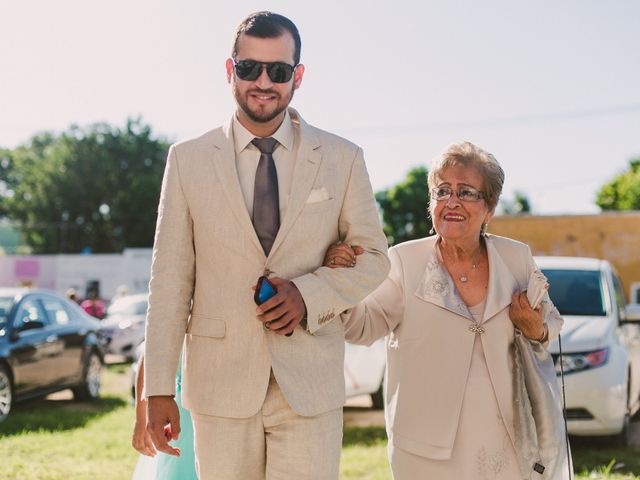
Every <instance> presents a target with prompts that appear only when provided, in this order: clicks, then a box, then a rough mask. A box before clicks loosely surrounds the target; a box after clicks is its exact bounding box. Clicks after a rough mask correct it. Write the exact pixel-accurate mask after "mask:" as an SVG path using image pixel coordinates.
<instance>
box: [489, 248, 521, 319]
mask: <svg viewBox="0 0 640 480" xmlns="http://www.w3.org/2000/svg"><path fill="white" fill-rule="evenodd" d="M485 244H486V245H487V255H488V256H489V289H488V291H487V304H486V306H485V308H484V315H483V319H482V320H483V321H487V320H489V319H490V318H492V317H494V316H495V315H496V314H497V313H499V312H501V311H502V310H503V309H504V308H505V307H507V306H509V305H510V304H511V295H512V294H513V293H514V291H515V289H516V286H517V282H516V279H515V277H514V276H513V273H511V269H510V268H509V267H508V266H507V264H506V263H505V261H504V260H503V258H502V256H500V252H498V249H497V248H496V247H495V245H494V243H493V239H492V238H491V236H490V235H489V236H487V237H485Z"/></svg>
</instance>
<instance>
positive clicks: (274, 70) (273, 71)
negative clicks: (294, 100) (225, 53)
mask: <svg viewBox="0 0 640 480" xmlns="http://www.w3.org/2000/svg"><path fill="white" fill-rule="evenodd" d="M263 65H264V66H265V67H266V69H267V75H268V76H269V79H270V80H271V81H272V82H273V83H287V82H288V81H289V80H291V77H292V76H293V72H294V71H295V69H296V67H297V66H298V65H289V64H288V63H284V62H258V61H256V60H240V61H237V60H235V59H234V60H233V66H234V67H235V70H236V75H237V76H238V78H239V79H240V80H247V81H250V82H252V81H254V80H257V79H258V77H260V75H262V66H263Z"/></svg>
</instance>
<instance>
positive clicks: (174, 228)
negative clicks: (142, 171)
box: [144, 146, 195, 396]
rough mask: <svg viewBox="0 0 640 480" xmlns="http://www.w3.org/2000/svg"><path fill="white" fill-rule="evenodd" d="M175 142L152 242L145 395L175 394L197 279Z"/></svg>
mask: <svg viewBox="0 0 640 480" xmlns="http://www.w3.org/2000/svg"><path fill="white" fill-rule="evenodd" d="M179 167H180V165H179V163H178V156H177V152H176V148H175V146H172V147H171V149H170V150H169V155H168V158H167V164H166V167H165V172H164V178H163V180H162V189H161V192H160V203H159V206H158V220H157V223H156V233H155V240H154V245H153V260H152V265H151V281H150V283H149V307H148V310H147V323H146V343H145V377H144V384H145V394H146V396H153V395H174V394H175V384H176V372H177V369H178V363H179V358H180V352H181V350H182V344H183V341H184V336H185V332H186V329H187V321H188V319H189V314H190V310H191V298H192V296H193V289H194V279H195V263H194V262H195V253H194V247H193V221H192V218H191V214H190V212H189V206H188V204H187V200H186V197H185V195H184V191H183V189H182V185H181V180H180V168H179Z"/></svg>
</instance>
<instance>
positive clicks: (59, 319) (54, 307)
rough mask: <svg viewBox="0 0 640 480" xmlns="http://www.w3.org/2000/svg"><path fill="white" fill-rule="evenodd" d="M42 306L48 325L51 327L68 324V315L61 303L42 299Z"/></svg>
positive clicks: (53, 299)
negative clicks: (51, 325) (47, 318)
mask: <svg viewBox="0 0 640 480" xmlns="http://www.w3.org/2000/svg"><path fill="white" fill-rule="evenodd" d="M42 306H43V307H44V310H45V312H47V316H48V317H49V323H51V324H53V325H68V324H69V314H68V313H67V311H66V310H65V308H64V306H63V305H62V302H60V301H59V300H56V299H55V298H44V299H42Z"/></svg>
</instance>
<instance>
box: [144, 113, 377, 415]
mask: <svg viewBox="0 0 640 480" xmlns="http://www.w3.org/2000/svg"><path fill="white" fill-rule="evenodd" d="M289 113H290V115H291V118H292V122H293V123H294V128H295V131H296V142H297V145H298V146H299V147H298V154H297V158H296V164H295V169H294V174H293V175H294V176H293V181H292V186H291V195H290V199H289V204H288V207H287V210H286V214H285V216H284V218H283V219H282V222H281V226H280V230H279V232H278V235H277V237H276V239H275V243H274V245H273V247H272V249H271V252H270V254H269V256H268V257H266V256H265V254H264V252H263V250H262V247H261V246H260V242H259V240H258V237H257V235H256V233H255V230H254V228H253V225H252V223H251V219H250V217H249V213H248V212H247V208H246V206H245V202H244V200H243V196H242V192H241V188H240V184H239V181H238V175H237V171H236V162H235V152H234V146H233V140H232V137H231V121H230V122H229V124H228V125H226V126H225V127H221V128H218V129H215V130H212V131H210V132H208V133H206V134H204V135H203V136H201V137H199V138H196V139H194V140H189V141H186V142H183V143H179V144H176V145H173V146H172V147H171V149H170V151H169V156H168V160H167V165H166V170H165V175H164V179H163V183H162V191H161V197H160V204H159V210H158V222H157V227H156V235H155V243H154V249H153V264H152V269H151V282H150V287H149V288H150V296H149V310H148V318H147V327H146V349H145V355H146V358H145V391H146V395H147V396H152V395H171V394H174V393H175V375H176V371H177V368H178V358H179V356H180V351H181V349H182V348H183V341H184V348H185V354H184V358H183V364H182V368H183V377H182V378H183V380H182V381H183V384H182V389H183V390H182V399H183V403H184V405H185V406H186V407H187V408H189V409H191V410H193V411H195V412H196V413H201V414H207V415H215V416H222V417H232V418H244V417H249V416H252V415H254V414H255V413H257V411H258V409H259V408H260V407H261V405H262V402H263V400H264V398H265V394H266V390H267V386H268V383H269V375H270V371H271V369H273V373H274V375H275V377H276V379H277V381H278V384H279V386H280V388H281V389H282V392H283V393H284V395H285V397H286V399H287V401H288V402H289V404H290V405H291V407H292V408H293V409H294V410H295V411H296V412H297V413H299V414H301V415H305V416H312V415H316V414H319V413H322V412H325V411H328V410H331V409H334V408H337V407H339V406H341V405H342V404H343V403H344V377H343V361H344V336H343V327H342V323H341V322H340V321H332V319H333V318H334V317H335V316H336V315H337V314H338V313H339V312H342V311H344V310H345V309H347V308H349V307H352V306H353V305H355V304H356V303H358V302H359V301H360V300H362V299H363V298H364V297H365V296H366V295H367V294H368V293H370V292H371V291H372V290H373V289H374V288H375V287H376V286H378V285H379V284H380V283H381V282H382V281H383V280H384V278H385V277H386V275H387V272H388V269H389V261H388V258H387V241H386V238H385V236H384V234H383V233H382V230H381V227H380V223H379V219H378V213H377V210H376V205H375V200H374V197H373V192H372V190H371V185H370V182H369V177H368V174H367V171H366V168H365V164H364V159H363V155H362V150H361V149H360V148H358V147H357V146H356V145H354V144H352V143H350V142H348V141H346V140H344V139H342V138H339V137H337V136H335V135H332V134H329V133H327V132H324V131H322V130H319V129H317V128H314V127H312V126H310V125H308V124H306V123H305V122H304V121H303V120H302V119H301V118H300V117H299V115H298V114H297V112H296V111H295V110H293V109H290V111H289ZM339 239H341V240H344V241H346V242H348V243H350V244H356V245H363V246H364V247H365V250H366V253H365V254H364V255H362V256H361V257H359V258H358V265H357V266H356V267H355V268H354V269H335V270H332V269H329V268H325V267H322V262H323V259H324V254H325V251H326V250H327V248H328V247H329V245H331V244H332V243H333V242H336V241H338V240H339ZM263 273H266V274H271V275H273V276H278V277H281V278H285V279H290V280H292V281H293V282H294V283H295V285H296V286H297V288H298V289H299V291H300V293H301V294H302V297H303V298H304V301H305V304H306V307H307V323H308V327H307V328H308V329H307V330H304V329H303V328H302V327H298V328H296V330H295V331H294V333H293V335H292V336H291V337H284V336H279V335H276V334H274V333H272V332H269V331H266V330H265V329H264V328H263V327H262V324H261V323H260V322H259V321H258V320H256V318H255V316H256V312H255V309H256V305H255V304H254V302H253V291H252V290H251V287H252V286H253V285H255V283H256V280H257V279H258V277H259V276H260V275H262V274H263ZM185 334H186V335H185Z"/></svg>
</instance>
